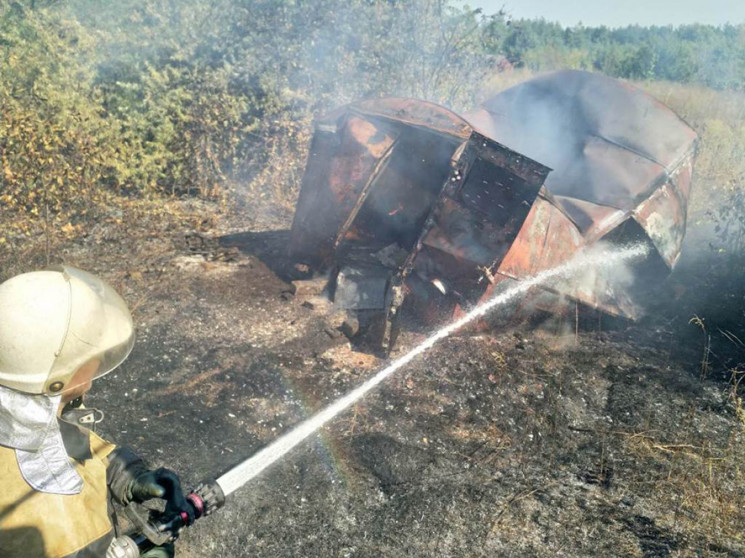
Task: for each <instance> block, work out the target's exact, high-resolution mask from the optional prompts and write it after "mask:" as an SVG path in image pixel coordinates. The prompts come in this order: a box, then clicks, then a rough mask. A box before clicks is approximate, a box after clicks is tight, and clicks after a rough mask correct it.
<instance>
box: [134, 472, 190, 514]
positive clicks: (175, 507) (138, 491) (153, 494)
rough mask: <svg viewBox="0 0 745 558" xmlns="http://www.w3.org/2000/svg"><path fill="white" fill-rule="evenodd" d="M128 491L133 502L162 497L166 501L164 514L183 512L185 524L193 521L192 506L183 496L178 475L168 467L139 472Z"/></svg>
mask: <svg viewBox="0 0 745 558" xmlns="http://www.w3.org/2000/svg"><path fill="white" fill-rule="evenodd" d="M130 491H131V493H132V499H133V500H134V501H135V502H144V501H146V500H150V499H152V498H162V499H164V500H165V501H166V509H165V515H166V516H172V515H177V514H180V513H181V512H185V513H186V516H187V517H188V520H187V522H186V524H187V525H191V524H192V523H194V508H193V507H192V506H191V505H190V504H189V502H187V501H186V498H185V497H184V492H183V490H181V481H180V480H179V478H178V475H176V473H174V472H173V471H171V470H170V469H156V470H155V471H145V472H144V473H141V474H140V475H138V476H137V478H135V480H134V481H133V483H132V487H131V489H130Z"/></svg>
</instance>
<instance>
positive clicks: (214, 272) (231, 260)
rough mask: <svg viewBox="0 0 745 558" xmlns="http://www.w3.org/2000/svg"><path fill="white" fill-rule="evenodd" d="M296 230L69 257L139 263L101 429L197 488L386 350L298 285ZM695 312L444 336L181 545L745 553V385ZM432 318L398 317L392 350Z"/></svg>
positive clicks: (263, 552)
mask: <svg viewBox="0 0 745 558" xmlns="http://www.w3.org/2000/svg"><path fill="white" fill-rule="evenodd" d="M287 236H288V232H287V231H286V230H281V229H279V230H266V229H260V230H256V231H254V232H248V233H243V234H241V235H233V236H231V237H229V238H230V242H228V243H223V244H222V245H221V244H220V243H218V241H216V240H213V239H211V238H205V237H201V236H200V235H195V234H189V235H184V234H183V233H179V232H175V233H174V235H173V238H172V240H171V241H169V242H168V243H165V244H164V243H162V242H160V243H159V242H158V241H157V240H152V241H148V242H150V243H149V244H148V243H147V242H146V243H144V244H142V245H139V246H138V247H137V250H138V253H140V254H141V255H142V254H145V255H147V258H146V257H145V256H143V257H142V258H141V259H139V260H138V259H137V258H129V259H127V258H122V257H121V255H119V256H117V255H116V254H114V253H112V250H111V244H110V243H109V245H108V247H106V254H108V260H107V259H106V258H102V257H100V254H96V250H98V249H99V248H100V247H99V248H97V246H99V244H97V243H96V242H94V241H92V240H91V241H90V242H89V243H86V244H83V245H80V246H77V247H74V248H70V249H69V250H68V251H67V252H66V253H65V254H64V259H65V260H66V261H67V262H68V263H71V264H78V265H80V266H81V267H87V268H91V267H92V266H90V265H87V263H88V262H97V265H98V266H99V267H100V268H102V269H105V266H106V265H108V264H111V265H116V262H119V265H120V266H121V267H122V268H123V267H124V266H127V269H122V270H121V272H120V273H119V274H118V275H114V274H112V273H109V275H108V278H109V279H110V280H112V282H114V283H115V285H116V286H117V287H118V288H119V289H120V290H122V291H123V292H124V294H125V296H126V297H127V299H128V300H129V301H130V302H131V303H132V305H133V306H134V308H135V318H136V321H137V329H138V342H137V344H136V346H135V349H134V352H133V353H132V355H131V357H130V358H129V360H128V361H127V362H126V363H125V364H124V365H123V366H122V367H121V368H120V369H119V370H117V371H115V372H114V373H112V374H111V375H109V377H107V378H105V379H103V380H101V381H99V382H97V383H96V385H95V386H94V390H93V392H92V393H91V397H90V400H89V404H90V405H93V406H97V407H100V408H102V409H104V410H105V412H106V414H107V420H106V421H105V423H104V425H103V434H104V435H105V436H106V437H108V438H109V439H111V440H114V441H116V442H117V443H119V444H127V445H131V446H133V447H135V448H136V449H137V451H138V452H139V453H141V454H142V455H143V456H144V457H145V458H147V459H148V460H149V461H150V462H151V464H152V465H154V466H167V467H170V468H173V469H175V470H177V471H178V472H179V473H180V474H181V475H182V478H183V480H184V483H185V485H186V486H193V485H195V484H196V483H197V482H198V481H199V480H201V479H202V478H205V477H215V476H217V475H219V474H221V473H223V472H225V471H226V470H228V469H229V468H230V467H231V466H233V465H235V464H237V463H239V462H240V461H242V460H243V459H245V458H247V457H249V456H250V455H252V454H253V453H255V452H256V451H257V450H258V449H260V448H261V447H263V446H264V445H266V444H267V443H269V442H270V441H272V440H273V439H274V438H276V437H277V436H278V435H279V434H280V433H282V432H284V431H286V430H288V429H289V428H291V427H292V426H293V425H294V424H297V423H298V422H300V421H301V420H303V419H304V418H306V417H308V416H309V415H310V414H312V413H313V412H314V411H316V410H318V409H320V408H321V407H323V406H325V405H327V404H328V403H330V402H331V401H333V400H334V399H335V398H337V397H339V396H340V395H342V394H344V393H346V392H347V391H349V390H350V389H352V388H353V387H355V386H356V385H358V384H359V383H360V382H361V381H363V380H364V379H365V378H367V377H369V376H370V375H371V374H372V373H374V371H376V370H378V369H379V368H380V367H381V366H382V364H383V362H382V361H380V360H379V359H377V358H375V357H374V356H371V355H369V354H366V353H362V352H357V351H355V350H354V349H353V348H352V347H350V345H349V342H348V341H347V339H346V337H344V336H343V335H338V334H337V333H336V331H337V329H336V328H337V326H338V324H336V323H332V322H333V320H331V321H330V318H329V313H328V312H327V310H328V309H327V308H319V307H318V306H317V305H315V304H312V303H311V304H308V303H307V301H305V303H303V302H301V301H300V299H298V298H297V297H296V296H294V295H292V294H291V289H289V288H288V287H289V281H290V280H291V279H292V272H293V271H292V268H291V266H290V265H289V263H288V262H286V260H285V259H284V256H283V254H284V246H285V245H286V241H287ZM225 244H228V245H229V246H227V247H226V246H225ZM122 245H124V244H122ZM148 258H149V259H148ZM107 262H108V264H107ZM138 262H146V263H138ZM148 262H149V263H148ZM93 271H96V269H93ZM109 271H110V270H109ZM566 319H567V320H573V316H569V317H567V318H566ZM565 325H567V324H565ZM683 329H684V328H683ZM694 329H695V328H694ZM681 330H682V328H679V327H671V326H670V325H669V324H668V323H667V322H666V321H664V320H662V319H657V320H655V319H650V320H647V321H646V322H644V323H642V324H639V325H628V324H627V325H624V326H623V327H620V328H618V327H616V328H615V329H610V330H609V329H608V328H607V327H605V324H604V323H603V322H600V324H599V325H594V326H586V327H584V328H580V329H579V331H577V332H575V328H574V325H573V323H570V324H568V325H567V327H563V328H562V327H557V328H556V329H555V330H554V331H553V332H552V331H546V330H545V329H543V330H539V331H528V330H525V329H512V330H505V331H500V332H491V333H488V334H486V333H482V334H477V335H471V336H462V337H455V338H451V339H448V340H446V341H444V342H443V343H441V344H440V345H439V346H437V347H436V348H435V349H433V350H432V351H431V352H429V353H428V354H426V355H425V356H424V358H420V359H418V360H417V361H415V362H414V363H413V364H412V365H410V366H409V367H408V368H407V369H405V370H402V371H401V372H400V373H398V374H397V375H396V376H395V377H393V378H391V379H390V380H389V381H387V382H386V383H385V384H384V385H383V386H382V388H381V389H379V390H378V391H377V392H375V393H374V394H372V395H371V396H369V397H367V398H366V399H365V400H363V401H362V402H361V403H360V404H358V405H357V406H355V407H354V408H352V409H350V410H349V411H348V412H346V413H345V414H343V415H342V416H340V417H339V418H337V419H336V420H335V421H334V422H333V423H332V424H331V425H330V426H329V427H327V428H325V429H324V430H323V431H322V432H321V433H320V434H319V435H317V436H315V437H313V439H312V440H311V441H309V442H306V443H305V444H303V445H302V446H301V447H299V448H297V449H296V450H295V451H294V452H292V453H291V454H290V455H289V456H288V457H287V458H286V459H284V460H283V461H282V462H281V463H278V464H276V465H275V466H273V467H272V468H270V469H269V470H268V471H266V472H265V473H264V474H263V475H261V477H260V478H258V479H256V480H254V481H252V482H251V483H249V484H248V485H246V486H245V487H243V488H242V489H240V490H239V491H237V492H236V493H234V494H233V495H231V496H230V497H229V499H228V502H227V505H226V506H225V507H224V508H223V509H221V510H219V511H218V512H217V513H215V514H214V515H213V516H211V517H209V518H207V519H204V520H200V522H198V523H197V524H196V525H195V526H194V527H192V528H191V529H188V530H187V531H185V532H184V533H183V535H182V537H181V539H180V540H179V542H178V544H177V549H178V553H179V555H180V556H182V557H184V558H189V557H197V556H204V555H222V556H236V557H238V556H252V557H258V556H267V557H269V556H271V557H282V556H324V557H329V556H338V557H373V556H375V557H377V556H438V557H439V556H704V555H705V556H745V554H744V553H745V539H744V538H743V532H742V526H743V525H745V506H743V503H744V502H745V500H744V499H743V496H744V490H745V482H743V480H744V478H743V472H742V471H741V464H742V463H743V457H745V451H744V450H743V447H745V446H744V445H743V435H744V434H745V427H744V425H743V422H742V421H743V411H742V403H741V399H739V398H738V393H737V391H736V390H735V389H734V388H733V385H732V384H731V383H729V382H727V381H726V378H725V377H722V376H719V375H716V374H713V373H712V372H711V371H710V370H706V369H702V358H701V354H702V353H701V350H702V343H699V342H697V341H696V339H697V338H695V337H690V336H687V335H685V334H682V333H681ZM557 331H559V332H564V333H563V334H562V335H558V334H556V332H557ZM694 333H695V331H694ZM424 335H425V334H424V333H421V332H417V333H413V332H409V333H404V334H403V335H402V336H401V338H400V339H399V343H398V348H397V349H396V352H394V355H393V356H394V357H395V356H396V354H397V353H398V354H402V353H403V352H404V351H406V349H407V348H408V347H412V346H413V345H415V344H416V343H417V342H418V341H420V340H422V339H423V338H424ZM738 417H739V418H738Z"/></svg>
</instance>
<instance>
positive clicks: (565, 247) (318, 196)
mask: <svg viewBox="0 0 745 558" xmlns="http://www.w3.org/2000/svg"><path fill="white" fill-rule="evenodd" d="M696 146H697V136H696V134H695V132H694V131H693V130H692V129H691V128H690V127H689V126H688V125H687V124H686V123H685V122H683V121H682V120H681V119H680V118H679V117H678V116H677V115H676V114H675V113H673V112H672V111H671V110H670V109H669V108H667V107H666V106H665V105H663V104H662V103H660V102H658V101H657V100H655V99H654V98H652V97H650V96H649V95H647V94H645V93H643V92H642V91H640V90H638V89H635V88H634V87H632V86H630V85H628V84H626V83H623V82H621V81H618V80H615V79H611V78H608V77H605V76H602V75H598V74H593V73H588V72H580V71H562V72H556V73H552V74H548V75H544V76H541V77H538V78H535V79H532V80H530V81H527V82H524V83H522V84H520V85H517V86H515V87H513V88H511V89H508V90H506V91H504V92H502V93H499V94H498V95H496V96H495V97H493V98H492V99H490V100H488V101H486V102H485V103H484V104H483V105H482V107H481V108H479V109H477V110H475V111H472V112H469V113H466V114H464V115H458V114H455V113H454V112H452V111H450V110H448V109H446V108H443V107H441V106H438V105H435V104H432V103H429V102H425V101H419V100H413V99H401V98H384V99H376V100H368V101H362V102H358V103H353V104H351V105H347V106H345V107H342V108H340V109H337V110H336V111H334V112H332V113H331V114H329V115H327V116H325V117H324V118H322V119H320V120H319V121H318V122H317V123H316V128H315V133H314V136H313V140H312V143H311V148H310V154H309V159H308V163H307V168H306V172H305V176H304V179H303V184H302V188H301V191H300V196H299V200H298V203H297V207H296V212H295V217H294V221H293V225H292V232H291V239H290V247H289V248H290V253H291V257H292V258H293V259H294V260H295V261H296V262H298V263H299V264H303V265H304V266H307V268H308V269H310V270H311V271H312V272H316V273H323V274H326V276H327V277H328V292H329V295H330V296H331V297H332V299H333V301H334V304H335V305H336V306H337V307H338V308H342V309H345V310H346V311H348V312H349V313H350V315H353V316H354V317H355V319H357V320H358V321H359V323H360V324H362V326H363V327H362V329H363V330H365V329H367V335H368V337H371V338H373V339H374V343H375V344H376V345H377V346H379V347H380V348H382V349H383V350H389V349H390V347H391V344H392V343H393V341H394V339H395V335H396V330H397V323H398V320H399V316H400V314H401V310H402V308H411V309H412V310H413V315H417V316H419V317H424V319H425V321H426V322H427V323H433V322H436V321H438V320H445V319H447V318H448V317H449V316H452V314H453V313H459V312H462V311H463V310H464V309H466V308H468V307H470V306H472V305H474V304H477V303H478V302H479V301H481V300H483V299H485V298H488V297H491V296H493V295H494V294H495V293H496V292H498V290H499V289H503V288H505V286H506V285H509V284H510V283H512V282H515V281H519V280H520V279H522V278H524V277H526V276H531V275H534V274H536V273H538V272H540V271H542V270H544V269H549V268H551V267H554V266H556V265H558V264H561V263H563V262H565V261H566V260H568V259H569V258H571V257H572V256H573V255H574V254H575V253H577V252H578V251H580V250H584V249H587V248H588V247H589V246H592V245H595V244H597V243H598V242H605V243H610V244H620V243H627V242H645V243H647V244H648V245H649V246H650V248H651V250H650V253H651V255H650V256H649V257H648V258H647V259H646V260H644V261H640V262H638V263H636V264H634V268H633V269H632V270H631V272H632V273H631V275H633V277H634V278H635V280H634V281H628V280H626V281H622V282H614V280H613V278H609V277H605V276H602V275H601V274H591V273H590V272H589V271H588V276H587V277H584V278H583V279H582V280H581V281H575V282H573V283H568V282H567V283H566V284H558V285H551V286H550V287H546V288H545V289H537V291H538V292H536V293H534V294H533V295H532V297H531V299H532V302H531V305H530V308H531V310H530V311H531V312H534V311H535V310H536V309H540V310H542V311H544V312H556V311H558V310H559V309H560V308H562V307H565V306H566V303H567V301H569V302H573V303H574V304H576V305H582V306H586V307H590V308H595V309H598V310H600V311H602V312H604V313H608V314H611V315H614V316H623V317H627V318H630V319H636V318H638V317H639V316H640V315H641V314H642V309H643V303H644V300H643V298H644V297H643V291H644V289H643V288H639V287H640V286H641V287H643V286H644V284H645V283H646V282H648V281H650V280H659V278H660V277H661V276H664V275H665V274H666V273H668V272H669V270H670V269H671V268H672V267H673V266H674V265H675V263H676V261H677V259H678V257H679V255H680V250H681V244H682V240H683V236H684V234H685V228H686V213H687V204H688V198H689V194H690V187H691V173H692V167H693V163H694V158H695V154H696ZM404 305H406V306H404ZM562 305H563V306H562Z"/></svg>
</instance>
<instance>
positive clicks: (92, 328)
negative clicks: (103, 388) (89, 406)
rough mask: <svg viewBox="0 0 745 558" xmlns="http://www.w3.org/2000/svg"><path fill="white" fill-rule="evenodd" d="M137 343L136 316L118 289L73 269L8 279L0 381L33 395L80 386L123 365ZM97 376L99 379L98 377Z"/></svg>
mask: <svg viewBox="0 0 745 558" xmlns="http://www.w3.org/2000/svg"><path fill="white" fill-rule="evenodd" d="M133 345H134V326H133V323H132V315H131V314H130V313H129V309H128V308H127V304H126V302H124V300H123V299H122V297H120V296H119V295H118V294H117V293H116V291H114V289H112V288H111V287H110V286H109V285H107V284H106V283H104V282H103V281H102V280H101V279H99V278H98V277H96V276H95V275H91V274H90V273H87V272H85V271H81V270H80V269H75V268H73V267H61V268H58V269H51V270H46V271H34V272H31V273H23V274H21V275H17V276H15V277H13V278H11V279H8V280H7V281H5V282H4V283H2V284H0V385H3V386H6V387H9V388H11V389H15V390H18V391H23V392H26V393H33V394H46V395H51V394H58V393H62V392H64V391H67V390H68V389H71V388H73V387H75V386H74V385H71V380H72V377H73V375H74V374H75V372H76V371H77V370H78V369H79V368H81V366H83V365H86V364H89V363H91V362H93V361H95V364H97V367H94V368H95V372H94V374H93V377H96V378H98V377H101V376H103V375H104V374H107V373H108V372H111V371H112V370H113V369H114V368H116V367H117V366H119V365H120V364H121V363H122V362H123V361H124V359H126V358H127V356H129V353H130V351H131V350H132V346H133ZM91 379H92V378H91Z"/></svg>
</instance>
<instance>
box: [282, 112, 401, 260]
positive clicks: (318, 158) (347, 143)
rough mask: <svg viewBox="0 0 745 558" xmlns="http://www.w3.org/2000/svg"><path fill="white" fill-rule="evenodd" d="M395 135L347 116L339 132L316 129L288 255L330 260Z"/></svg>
mask: <svg viewBox="0 0 745 558" xmlns="http://www.w3.org/2000/svg"><path fill="white" fill-rule="evenodd" d="M396 136H397V132H396V131H395V130H393V129H391V128H389V127H387V126H385V125H384V124H380V123H373V122H370V121H366V120H363V119H361V118H359V117H355V116H350V117H348V118H345V119H343V120H342V122H341V123H340V126H339V129H338V130H336V131H330V130H328V128H317V129H316V133H315V134H314V136H313V141H312V144H311V149H310V154H309V157H308V164H307V168H306V172H305V176H304V177H303V185H302V188H301V190H300V197H299V199H298V204H297V209H296V211H295V217H294V220H293V224H292V234H291V237H290V238H291V240H290V253H291V254H292V255H293V256H294V257H295V258H296V259H297V260H299V261H302V262H303V263H309V264H313V265H322V264H324V263H327V262H328V261H329V260H330V259H331V258H332V256H333V250H334V243H335V241H336V240H337V237H338V235H339V231H340V229H341V228H342V227H343V226H344V225H345V223H346V221H347V220H348V219H349V217H350V216H351V215H353V214H354V213H355V211H356V210H358V204H359V202H360V199H361V198H362V199H364V197H365V193H366V186H368V185H369V184H370V181H371V179H372V178H373V176H374V172H375V169H376V167H377V165H378V163H379V162H380V161H381V160H382V159H383V158H384V156H385V155H386V154H387V153H388V152H389V150H390V148H391V147H392V145H393V144H394V142H395V139H396Z"/></svg>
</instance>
